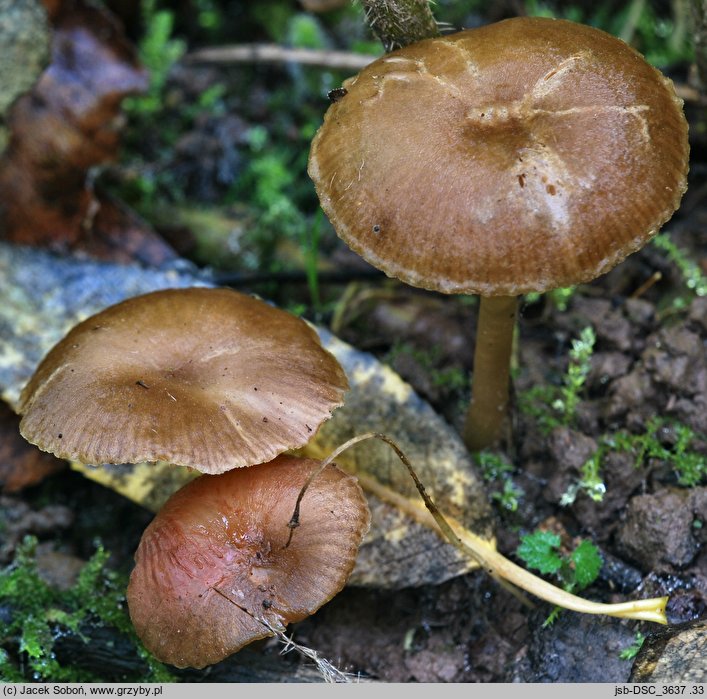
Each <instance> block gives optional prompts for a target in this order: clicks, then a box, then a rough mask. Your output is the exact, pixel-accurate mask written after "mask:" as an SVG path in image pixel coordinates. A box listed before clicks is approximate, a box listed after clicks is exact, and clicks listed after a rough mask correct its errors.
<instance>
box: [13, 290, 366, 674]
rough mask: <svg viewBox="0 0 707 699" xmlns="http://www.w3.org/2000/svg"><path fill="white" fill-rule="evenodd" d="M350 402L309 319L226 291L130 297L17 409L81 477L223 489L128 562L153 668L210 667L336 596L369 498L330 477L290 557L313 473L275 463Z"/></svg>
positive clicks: (70, 342) (78, 331) (203, 497)
mask: <svg viewBox="0 0 707 699" xmlns="http://www.w3.org/2000/svg"><path fill="white" fill-rule="evenodd" d="M347 387H348V383H347V380H346V376H345V374H344V371H343V369H342V368H341V366H340V365H339V363H338V362H337V360H336V359H335V358H334V356H333V355H332V354H330V353H329V352H327V351H326V350H324V349H323V347H322V346H321V344H320V342H319V339H318V336H317V334H316V333H315V332H314V331H313V330H312V329H311V328H310V327H309V326H308V325H307V324H306V323H305V322H304V321H303V320H301V319H299V318H296V317H295V316H292V315H290V314H288V313H285V312H284V311H281V310H278V309H276V308H273V307H272V306H269V305H268V304H266V303H265V302H263V301H259V300H257V299H255V298H252V297H249V296H246V295H243V294H239V293H237V292H235V291H231V290H228V289H210V288H189V289H167V290H163V291H157V292H153V293H150V294H145V295H143V296H137V297H134V298H131V299H128V300H126V301H123V302H122V303H119V304H116V305H115V306H111V307H109V308H107V309H106V310H104V311H102V312H100V313H98V314H96V315H94V316H91V317H90V318H88V319H87V320H85V321H83V322H82V323H80V324H79V325H77V326H76V327H75V328H73V329H72V330H71V331H70V332H69V333H68V334H67V335H66V337H65V338H64V339H63V340H61V341H60V342H59V343H58V344H57V345H55V346H54V347H53V348H52V349H51V350H50V352H49V353H48V354H47V356H46V357H45V358H44V359H43V360H42V362H41V363H40V365H39V367H38V369H37V371H36V372H35V374H34V375H33V376H32V378H31V379H30V381H29V383H28V384H27V386H26V387H25V388H24V390H23V392H22V395H21V396H20V402H19V412H20V414H21V415H22V420H21V423H20V430H21V432H22V434H23V436H24V437H25V438H26V439H27V440H28V441H30V442H32V443H34V444H36V445H37V446H39V447H40V448H41V449H43V450H45V451H50V452H52V453H54V454H55V455H56V456H59V457H61V458H67V459H73V460H79V461H82V462H84V463H94V464H104V463H137V462H142V461H148V462H153V461H160V460H162V461H168V462H170V463H172V464H179V465H182V466H188V467H190V468H193V469H196V470H198V471H201V472H202V473H206V474H218V475H206V476H201V477H200V478H197V479H196V480H195V481H192V482H191V483H189V484H188V485H187V486H185V487H184V488H182V489H181V490H179V491H178V492H177V493H176V494H175V495H174V496H173V497H172V498H171V499H170V500H168V502H167V504H166V505H165V506H164V508H163V509H162V510H161V511H160V513H159V514H158V515H157V517H156V518H155V519H154V520H153V522H152V523H151V524H150V525H149V526H148V528H147V530H146V531H145V533H144V535H143V538H142V540H141V543H140V546H139V548H138V550H137V553H136V566H135V569H134V571H133V574H132V577H131V581H130V587H129V589H128V604H129V608H130V614H131V617H132V619H133V621H134V624H135V627H136V630H137V633H138V635H139V636H140V637H141V638H142V639H143V641H144V643H145V645H146V647H147V648H148V649H149V650H151V651H153V652H154V654H155V655H156V656H157V657H158V658H159V659H160V660H163V661H165V662H170V663H172V664H173V665H177V666H179V667H185V666H187V665H191V666H193V667H204V666H205V665H207V664H210V663H214V662H217V661H218V660H221V659H222V658H224V657H226V656H227V655H230V654H231V653H233V652H235V651H236V650H238V649H239V648H240V647H242V646H244V645H245V644H247V643H249V642H250V641H252V640H255V639H257V638H262V637H264V636H267V635H270V634H272V633H274V632H282V630H283V629H284V627H285V626H286V624H287V623H289V622H292V621H297V620H300V619H303V618H304V617H305V616H307V615H309V614H311V613H312V612H314V611H315V610H316V609H318V608H319V607H320V606H321V605H322V604H324V603H325V602H326V601H328V600H329V599H331V598H332V597H333V596H334V595H335V594H336V593H337V592H338V591H339V590H340V589H341V588H342V587H343V585H344V583H345V581H346V579H347V578H348V575H349V574H350V572H351V570H352V568H353V565H354V561H355V557H356V553H357V551H358V547H359V545H360V543H361V539H362V537H363V535H364V534H365V532H366V531H367V529H368V525H369V518H370V515H369V512H368V506H367V503H366V500H365V498H364V497H363V494H362V492H361V489H360V488H359V486H358V484H357V481H356V479H355V478H353V477H351V476H347V475H345V474H344V473H343V472H342V471H340V470H339V469H338V468H336V467H335V466H329V467H328V468H327V469H326V470H325V471H324V472H323V473H322V474H321V475H320V476H319V477H318V478H317V479H316V481H315V482H314V483H313V484H312V485H311V487H310V492H309V493H308V497H307V498H305V499H304V500H303V501H302V503H301V509H302V512H303V516H302V517H301V519H300V521H299V525H298V529H297V535H296V536H295V537H293V538H292V542H291V544H290V542H289V535H290V534H291V532H292V528H291V527H290V526H288V525H289V524H290V515H291V513H292V511H293V508H294V506H295V503H296V502H297V495H298V493H299V491H300V489H301V487H302V484H303V483H304V481H305V480H306V478H307V476H308V475H309V474H310V473H311V472H312V471H313V470H314V468H315V467H318V463H317V462H314V461H312V460H308V459H300V458H295V457H285V456H279V457H278V454H281V452H283V451H285V450H287V449H294V448H297V447H301V446H303V445H304V444H306V443H307V442H308V441H309V440H310V439H311V437H312V436H313V435H314V432H315V431H316V430H317V429H318V427H319V425H320V424H321V423H322V422H323V421H324V420H326V419H327V418H328V417H330V415H331V411H332V410H334V409H335V408H336V407H338V406H339V405H341V403H342V396H343V392H344V391H345V390H346V388H347ZM274 457H277V458H274ZM273 458H274V460H271V459H273ZM265 461H269V463H267V464H263V462H265ZM253 464H258V465H256V466H253V467H252V468H248V469H243V468H238V467H242V466H251V465H253ZM234 469H235V470H234ZM286 544H287V546H286Z"/></svg>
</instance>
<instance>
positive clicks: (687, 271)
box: [653, 233, 707, 296]
mask: <svg viewBox="0 0 707 699" xmlns="http://www.w3.org/2000/svg"><path fill="white" fill-rule="evenodd" d="M653 245H655V246H656V247H658V248H660V249H661V250H662V251H663V252H664V253H665V254H666V255H667V257H668V259H669V260H670V261H671V262H672V263H673V264H674V265H675V266H676V267H677V268H678V269H679V270H680V274H681V275H682V278H683V280H684V282H685V286H686V287H687V288H688V289H690V291H692V292H693V293H695V294H697V296H706V295H707V276H705V275H704V274H702V272H701V270H700V268H699V265H698V264H697V263H696V262H694V261H693V260H691V259H690V258H689V257H688V256H687V255H686V254H685V252H684V251H683V250H681V249H680V248H679V247H678V246H677V245H675V243H674V242H673V241H672V240H671V239H670V237H669V236H668V235H667V234H666V233H660V234H658V235H657V236H656V237H655V238H653Z"/></svg>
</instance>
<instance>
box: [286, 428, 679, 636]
mask: <svg viewBox="0 0 707 699" xmlns="http://www.w3.org/2000/svg"><path fill="white" fill-rule="evenodd" d="M366 439H380V440H382V441H384V442H385V443H386V444H388V445H389V446H390V447H392V449H393V450H394V451H395V453H396V454H397V455H398V457H399V458H400V460H401V461H402V462H403V464H404V465H405V467H406V468H407V470H408V473H409V474H410V476H411V477H412V479H413V480H414V481H415V486H416V487H417V490H418V492H419V493H420V496H421V497H422V500H423V502H424V505H422V504H420V503H417V502H415V501H413V500H410V499H409V498H406V497H404V496H403V495H401V494H400V493H398V492H396V491H394V490H392V489H391V488H388V487H387V486H384V485H382V484H381V483H379V482H378V481H377V480H376V479H375V478H373V477H371V476H369V475H368V474H361V473H359V474H356V475H357V477H358V479H359V481H360V483H361V485H362V487H363V488H364V489H366V490H368V491H369V492H371V493H373V494H374V495H376V496H377V497H379V498H380V499H381V500H384V501H386V502H388V503H390V504H392V505H394V506H395V507H397V508H398V509H400V510H401V511H403V512H405V513H406V514H408V515H409V516H410V517H412V518H413V519H414V520H415V521H417V522H419V523H420V524H424V525H426V526H428V527H430V528H432V529H437V530H438V531H439V533H440V535H441V536H443V538H445V539H446V540H447V541H449V543H451V544H452V545H453V546H454V547H455V548H456V549H457V550H459V551H460V552H461V553H463V554H464V555H465V556H469V557H471V558H472V559H473V560H475V561H476V562H477V563H478V564H479V565H480V566H481V567H482V568H483V569H484V570H485V571H486V572H487V573H489V574H490V575H492V576H493V577H494V578H496V579H498V580H499V582H501V583H503V582H506V583H511V584H512V585H516V586H517V587H519V588H520V589H522V590H525V591H526V592H529V593H531V594H533V595H535V596H536V597H539V598H540V599H543V600H545V601H546V602H550V603H551V604H554V605H556V606H559V607H564V608H565V609H571V610H573V611H575V612H582V613H584V614H606V615H608V616H615V617H621V618H625V619H640V620H642V621H654V622H656V623H659V624H666V623H667V619H666V617H665V607H666V604H667V602H668V598H667V597H658V598H652V599H643V600H636V601H633V602H624V603H620V604H603V603H600V602H591V601H589V600H586V599H584V598H582V597H577V596H576V595H573V594H571V593H570V592H566V591H565V590H562V589H561V588H559V587H556V586H555V585H552V584H551V583H549V582H546V581H545V580H543V579H542V578H539V577H537V576H536V575H533V574H532V573H529V572H528V571H527V570H525V569H524V568H521V567H520V566H518V565H516V564H515V563H513V562H512V561H509V560H508V559H507V558H506V557H505V556H503V555H502V554H500V553H499V552H498V551H497V550H496V549H495V548H494V547H493V545H492V544H491V543H490V542H488V541H486V540H484V539H482V538H481V537H479V536H477V535H476V534H474V533H473V532H471V531H469V530H468V529H466V528H464V527H463V526H462V525H461V524H460V523H458V522H456V521H455V520H454V519H452V518H445V517H444V516H443V515H442V514H441V513H440V512H439V510H438V509H437V507H436V505H435V504H434V503H433V502H432V500H431V499H430V497H429V495H428V494H427V492H426V491H425V488H424V486H423V485H422V483H421V482H420V480H419V479H418V477H417V474H416V473H415V471H414V470H413V468H412V465H411V464H410V462H409V461H408V459H407V457H406V456H405V454H404V453H403V452H402V450H401V449H400V447H398V445H397V444H395V442H394V441H393V440H392V439H391V438H390V437H388V436H387V435H385V434H381V433H376V432H369V433H367V434H362V435H358V436H357V437H353V438H352V439H350V440H349V441H348V442H345V443H344V444H342V445H341V446H339V447H338V448H337V449H335V450H334V451H333V452H332V453H331V454H330V455H329V457H328V458H326V459H325V460H324V461H322V462H321V464H320V465H319V467H317V468H316V469H314V471H313V472H312V473H311V474H310V476H309V478H308V479H307V481H306V482H305V484H304V486H303V487H302V489H301V490H300V493H299V496H298V498H297V503H296V506H295V512H294V513H293V515H292V518H291V520H290V522H289V524H288V526H289V527H290V534H292V530H293V529H294V528H295V527H297V526H298V524H299V505H300V502H301V500H302V497H304V494H305V492H306V490H307V488H308V487H309V485H310V483H311V482H312V481H313V480H314V479H315V478H316V477H317V475H319V473H321V472H322V470H323V469H324V468H326V466H327V465H328V464H330V463H331V462H332V461H333V460H334V459H335V458H336V457H337V456H338V455H339V454H341V452H343V451H344V450H346V449H348V448H349V447H352V446H353V445H355V444H358V443H359V442H361V441H363V440H366ZM435 525H436V527H435ZM288 544H289V541H288Z"/></svg>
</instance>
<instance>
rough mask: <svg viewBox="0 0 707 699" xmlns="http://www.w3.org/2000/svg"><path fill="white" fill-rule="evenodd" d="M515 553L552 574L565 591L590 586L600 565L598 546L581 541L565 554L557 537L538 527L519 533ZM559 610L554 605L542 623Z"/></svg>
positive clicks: (533, 565)
mask: <svg viewBox="0 0 707 699" xmlns="http://www.w3.org/2000/svg"><path fill="white" fill-rule="evenodd" d="M516 553H517V554H518V557H519V558H521V559H522V560H523V561H524V562H525V564H526V565H527V566H528V567H529V568H534V569H535V570H538V571H539V572H540V573H541V574H543V575H552V576H554V577H555V578H556V579H557V581H558V582H559V583H560V585H561V586H562V587H563V588H564V589H565V590H567V592H573V593H575V592H580V591H581V590H584V589H585V588H587V587H589V585H591V584H592V583H593V582H594V581H595V580H596V579H597V576H598V575H599V570H600V569H601V566H602V559H601V556H600V555H599V549H598V548H597V547H596V546H595V545H594V544H593V543H592V542H591V541H588V540H586V539H585V540H583V541H580V543H579V544H578V545H577V546H576V547H575V548H574V550H572V551H571V552H570V553H564V552H563V551H562V550H561V539H560V536H559V535H558V534H554V533H552V532H548V531H543V530H541V529H538V530H536V531H535V532H533V533H531V534H526V535H525V536H522V537H521V542H520V545H519V546H518V549H517V551H516ZM559 612H560V608H559V607H556V608H555V609H554V610H553V611H552V612H551V613H550V615H549V616H548V618H547V619H546V620H545V624H544V625H545V626H549V625H550V624H552V623H553V622H554V620H555V619H556V618H557V615H558V614H559Z"/></svg>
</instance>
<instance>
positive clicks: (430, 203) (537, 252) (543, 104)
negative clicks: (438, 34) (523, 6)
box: [309, 18, 689, 296]
mask: <svg viewBox="0 0 707 699" xmlns="http://www.w3.org/2000/svg"><path fill="white" fill-rule="evenodd" d="M344 88H345V89H346V94H345V95H344V96H343V97H341V98H340V99H338V100H337V101H336V102H335V103H334V104H332V105H331V106H330V107H329V109H328V111H327V113H326V116H325V119H324V124H323V125H322V127H321V128H320V130H319V132H318V133H317V135H316V137H315V139H314V142H313V144H312V149H311V154H310V160H309V174H310V176H311V177H312V179H313V180H314V183H315V186H316V190H317V193H318V195H319V199H320V201H321V205H322V208H323V209H324V211H325V212H326V214H327V215H328V217H329V218H330V220H331V222H332V224H333V226H334V228H335V229H336V231H337V233H338V235H339V236H340V237H341V238H342V239H343V240H344V241H345V242H346V243H347V244H348V245H349V246H350V247H351V248H352V249H353V250H354V251H355V252H357V253H358V254H360V255H361V256H362V257H364V258H365V259H366V260H367V261H368V262H370V263H371V264H373V265H374V266H376V267H378V268H379V269H381V270H383V271H384V272H385V273H386V274H388V275H389V276H392V277H397V278H398V279H401V280H402V281H404V282H407V283H408V284H412V285H414V286H420V287H423V288H427V289H433V290H437V291H442V292H445V293H478V294H482V295H486V296H496V295H502V296H515V295H518V294H521V293H525V292H529V291H540V292H542V291H547V290H548V289H552V288H557V287H561V286H570V285H573V284H577V283H580V282H584V281H589V280H591V279H593V278H595V277H597V276H598V275H600V274H602V273H604V272H607V271H608V270H610V269H611V268H612V267H613V266H614V265H616V264H617V263H618V262H620V261H621V260H622V259H623V258H625V257H626V256H627V255H628V254H630V253H632V252H634V251H636V250H638V249H639V248H641V247H642V246H643V245H644V244H645V243H646V242H647V241H648V240H649V239H650V238H651V237H652V236H653V235H654V234H655V233H656V232H657V231H658V229H659V228H660V227H661V225H662V224H663V223H665V221H666V220H668V218H670V216H671V215H672V214H673V212H674V211H675V209H676V208H677V207H678V205H679V202H680V199H681V197H682V194H683V193H684V191H685V188H686V177H687V167H688V150H689V146H688V138H687V122H686V120H685V117H684V115H683V112H682V102H681V100H680V99H678V97H677V96H676V94H675V90H674V88H673V85H672V83H671V82H670V81H669V80H668V79H667V78H665V77H664V76H663V75H661V73H660V72H658V71H657V70H656V69H655V68H653V67H652V66H651V65H649V64H648V63H647V62H646V61H645V60H644V59H643V58H642V57H641V56H640V55H639V54H638V53H637V52H636V51H634V50H633V49H632V48H631V47H630V46H628V45H627V44H626V43H624V42H623V41H621V40H619V39H616V38H615V37H613V36H610V35H609V34H606V33H604V32H602V31H599V30H597V29H593V28H591V27H587V26H583V25H580V24H574V23H572V22H568V21H564V20H552V19H545V18H517V19H510V20H506V21H503V22H498V23H496V24H492V25H489V26H485V27H482V28H479V29H471V30H468V31H463V32H459V33H457V34H452V35H449V36H445V37H442V38H436V39H429V40H425V41H421V42H419V43H416V44H412V45H410V46H407V47H406V48H403V49H401V50H399V51H395V52H393V53H390V54H388V55H386V56H384V57H382V58H380V59H378V60H376V61H374V62H373V63H371V64H370V65H369V66H368V67H366V68H365V69H364V70H363V71H361V73H359V74H358V75H357V76H355V77H353V78H351V79H349V80H347V81H346V82H345V83H344Z"/></svg>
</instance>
